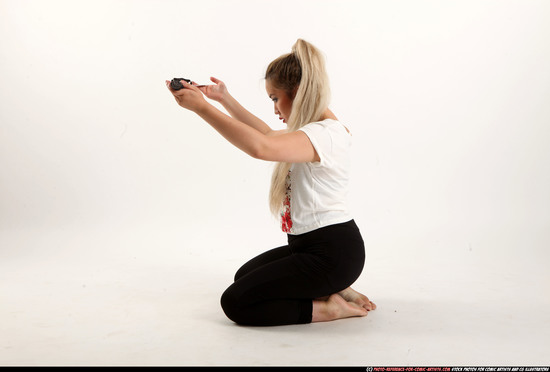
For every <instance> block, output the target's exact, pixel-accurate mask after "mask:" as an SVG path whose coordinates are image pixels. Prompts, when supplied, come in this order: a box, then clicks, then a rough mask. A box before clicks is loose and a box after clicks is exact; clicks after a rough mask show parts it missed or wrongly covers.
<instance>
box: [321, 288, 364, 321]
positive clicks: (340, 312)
mask: <svg viewBox="0 0 550 372" xmlns="http://www.w3.org/2000/svg"><path fill="white" fill-rule="evenodd" d="M365 315H367V310H366V309H365V308H364V307H361V306H359V305H357V304H355V303H353V302H347V301H346V300H344V298H343V297H342V296H340V295H339V294H337V293H335V294H333V295H330V296H329V298H328V300H326V301H323V300H314V301H313V317H312V320H311V321H312V322H328V321H330V320H336V319H343V318H350V317H354V316H365Z"/></svg>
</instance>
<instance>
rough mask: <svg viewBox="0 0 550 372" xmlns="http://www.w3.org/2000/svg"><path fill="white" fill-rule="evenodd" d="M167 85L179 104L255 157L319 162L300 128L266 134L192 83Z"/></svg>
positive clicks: (291, 161)
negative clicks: (214, 102) (215, 103)
mask: <svg viewBox="0 0 550 372" xmlns="http://www.w3.org/2000/svg"><path fill="white" fill-rule="evenodd" d="M166 86H167V87H168V89H169V90H170V91H171V92H172V94H173V95H174V98H175V99H176V101H177V102H178V104H179V105H180V106H182V107H183V108H186V109H188V110H191V111H193V112H195V113H196V114H197V115H199V116H200V117H201V118H202V119H204V120H205V121H206V122H207V123H208V124H210V125H211V126H212V127H213V128H214V129H215V130H216V131H218V133H220V134H221V135H222V136H223V137H224V138H225V139H227V140H228V141H229V142H230V143H232V144H233V145H235V146H236V147H238V148H239V149H241V150H242V151H244V152H245V153H247V154H248V155H250V156H252V157H254V158H257V159H262V160H268V161H281V162H290V163H300V162H314V161H319V157H318V155H317V153H316V151H315V148H314V147H313V145H312V144H311V142H310V140H309V138H308V137H307V135H306V134H305V133H304V132H302V131H296V132H292V133H287V134H283V135H279V136H268V135H267V134H266V133H262V131H260V130H259V129H257V128H254V127H252V126H249V125H247V124H245V123H243V122H241V121H239V120H237V119H235V118H232V117H230V116H228V115H226V114H224V113H223V112H221V111H220V110H218V109H217V108H215V107H214V106H212V105H211V104H210V103H208V102H207V101H206V100H205V99H204V97H203V95H202V93H201V91H200V90H199V88H197V87H195V86H193V85H191V84H188V83H186V82H183V86H184V89H181V90H177V91H175V90H173V89H172V88H171V87H170V82H169V81H166Z"/></svg>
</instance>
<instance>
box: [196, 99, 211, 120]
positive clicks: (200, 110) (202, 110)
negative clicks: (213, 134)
mask: <svg viewBox="0 0 550 372" xmlns="http://www.w3.org/2000/svg"><path fill="white" fill-rule="evenodd" d="M210 107H214V106H212V105H211V104H210V103H208V102H207V101H206V100H205V101H203V102H201V104H200V105H198V106H197V107H196V108H195V110H194V112H195V114H197V115H199V116H201V117H203V116H204V115H206V114H207V113H208V110H209V109H210Z"/></svg>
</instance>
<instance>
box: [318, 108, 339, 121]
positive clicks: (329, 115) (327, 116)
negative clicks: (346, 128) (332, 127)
mask: <svg viewBox="0 0 550 372" xmlns="http://www.w3.org/2000/svg"><path fill="white" fill-rule="evenodd" d="M326 119H332V120H338V118H337V117H336V115H334V113H333V112H332V111H330V109H328V108H327V109H326V110H325V112H323V115H322V116H321V120H326Z"/></svg>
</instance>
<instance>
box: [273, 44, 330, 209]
mask: <svg viewBox="0 0 550 372" xmlns="http://www.w3.org/2000/svg"><path fill="white" fill-rule="evenodd" d="M265 79H266V80H269V81H270V83H271V84H272V85H273V86H274V87H276V88H277V89H283V90H284V91H285V92H286V93H287V95H288V96H289V97H290V98H293V102H292V112H291V114H290V118H289V119H288V122H287V127H288V132H294V131H297V130H298V129H300V128H301V127H303V126H304V125H306V124H309V123H311V122H314V121H318V120H319V119H321V117H322V116H323V113H324V111H325V110H326V109H327V108H328V104H329V100H330V87H329V80H328V75H327V73H326V69H325V60H324V56H323V55H322V54H321V52H320V51H319V50H318V49H317V48H315V47H314V46H313V45H311V44H310V43H308V42H307V41H304V40H302V39H298V41H296V43H295V44H294V46H293V47H292V52H291V53H288V54H284V55H282V56H280V57H279V58H277V59H275V60H274V61H273V62H271V63H270V64H269V66H268V67H267V70H266V73H265ZM296 88H297V89H296ZM291 165H292V164H291V163H278V164H277V165H276V166H275V169H274V170H273V175H272V177H271V190H270V192H269V207H270V210H271V212H272V213H273V214H274V215H276V216H277V215H279V213H280V211H281V207H282V204H283V201H284V199H285V195H286V178H287V175H288V172H289V170H290V167H291Z"/></svg>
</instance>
